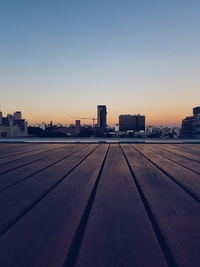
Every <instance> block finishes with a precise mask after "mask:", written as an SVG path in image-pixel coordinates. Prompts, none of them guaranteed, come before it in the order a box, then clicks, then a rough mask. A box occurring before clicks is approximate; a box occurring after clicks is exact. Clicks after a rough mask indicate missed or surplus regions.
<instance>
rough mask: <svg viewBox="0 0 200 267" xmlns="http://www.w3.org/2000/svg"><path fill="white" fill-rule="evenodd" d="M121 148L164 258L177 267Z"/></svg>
mask: <svg viewBox="0 0 200 267" xmlns="http://www.w3.org/2000/svg"><path fill="white" fill-rule="evenodd" d="M120 148H121V150H122V153H123V155H124V158H125V160H126V163H127V165H128V168H129V170H130V173H131V175H132V178H133V180H134V182H135V185H136V188H137V191H138V193H139V196H140V198H141V201H142V203H143V206H144V208H145V210H146V213H147V215H148V218H149V220H150V222H151V225H152V228H153V230H154V233H155V235H156V237H157V240H158V243H159V244H160V247H161V250H162V252H163V254H164V256H165V259H166V261H167V263H168V265H169V267H177V264H176V263H175V260H174V258H173V256H172V253H171V251H170V248H169V246H168V244H167V243H166V241H165V238H164V236H163V234H162V232H161V230H160V227H159V225H158V224H157V221H156V219H155V217H154V215H153V212H152V210H151V207H150V205H149V203H148V201H147V199H146V197H145V194H144V193H143V191H142V188H141V186H140V184H139V183H138V181H137V178H136V176H135V174H134V171H133V169H132V167H131V165H130V163H129V161H128V159H127V156H126V154H125V152H124V150H123V148H122V147H121V145H120Z"/></svg>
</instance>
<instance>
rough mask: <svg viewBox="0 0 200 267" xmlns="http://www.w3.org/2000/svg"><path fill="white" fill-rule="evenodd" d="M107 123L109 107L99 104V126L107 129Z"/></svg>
mask: <svg viewBox="0 0 200 267" xmlns="http://www.w3.org/2000/svg"><path fill="white" fill-rule="evenodd" d="M106 123H107V109H106V106H105V105H98V106H97V124H98V128H101V129H103V130H104V131H105V130H106Z"/></svg>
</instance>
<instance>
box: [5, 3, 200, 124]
mask: <svg viewBox="0 0 200 267" xmlns="http://www.w3.org/2000/svg"><path fill="white" fill-rule="evenodd" d="M199 12H200V2H199V1H196V0H192V1H186V0H183V1H178V0H175V1H172V0H169V1H166V2H162V3H161V1H158V0H152V1H147V0H143V1H140V2H139V1H130V0H126V1H123V2H122V1H114V0H107V1H104V0H103V1H97V0H94V1H89V0H86V1H84V3H83V2H81V1H77V2H76V3H75V2H72V1H62V0H60V1H56V2H55V1H47V0H42V1H39V0H36V1H32V0H30V1H25V0H19V1H14V0H11V1H4V2H1V3H0V15H1V18H2V23H1V27H0V34H1V39H2V40H1V43H0V57H1V63H0V93H1V100H0V104H1V110H2V111H3V112H4V113H5V114H6V113H10V112H13V111H15V110H21V111H22V112H23V114H24V117H25V118H26V119H27V120H28V122H29V124H36V123H40V122H42V121H45V122H49V121H51V120H52V121H53V122H55V123H62V124H70V123H74V119H73V118H72V117H96V106H97V105H99V104H105V105H106V106H107V107H108V116H107V122H108V125H115V124H116V123H118V116H119V115H120V114H137V113H139V114H145V116H146V124H147V125H169V126H171V125H174V126H180V125H181V121H182V119H183V118H184V117H186V116H187V115H188V114H190V113H191V107H194V106H199V104H200V103H199V99H200V90H199V86H200V84H199V73H200V64H199V62H200V53H199V46H200V17H199Z"/></svg>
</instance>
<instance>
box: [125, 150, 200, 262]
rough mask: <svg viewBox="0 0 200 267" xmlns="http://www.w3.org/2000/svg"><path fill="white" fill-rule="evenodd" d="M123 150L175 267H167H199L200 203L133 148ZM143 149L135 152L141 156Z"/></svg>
mask: <svg viewBox="0 0 200 267" xmlns="http://www.w3.org/2000/svg"><path fill="white" fill-rule="evenodd" d="M134 146H135V145H134ZM122 147H123V150H124V152H125V154H126V157H127V159H128V161H129V164H130V166H131V168H132V171H133V173H134V175H135V179H136V181H137V183H138V187H139V188H140V190H141V194H142V195H143V199H144V200H145V202H146V205H147V207H148V209H149V211H150V212H151V213H152V216H153V217H154V218H155V222H156V225H157V227H158V229H159V230H160V232H161V234H162V236H163V238H164V240H165V242H166V247H167V248H168V250H169V253H170V254H171V255H172V259H173V261H174V264H173V262H172V264H169V266H181V267H188V266H192V267H199V266H200V254H199V247H200V232H199V229H200V208H199V203H198V202H197V201H195V200H194V199H193V198H192V197H191V196H190V195H189V194H187V193H186V192H185V191H184V190H182V189H181V188H180V187H179V186H178V185H176V184H175V183H174V182H173V181H172V180H171V179H169V177H168V176H167V175H165V174H164V173H163V172H162V171H160V170H159V169H158V168H156V167H155V166H154V165H153V164H151V162H150V161H149V160H147V159H146V158H144V157H143V156H142V155H141V154H140V153H138V152H137V151H136V150H134V149H133V148H132V147H130V146H129V145H123V146H122ZM142 147H143V146H142V145H141V148H140V145H137V149H139V150H140V151H142V152H144V151H145V149H142ZM145 154H146V153H145ZM155 266H159V265H155Z"/></svg>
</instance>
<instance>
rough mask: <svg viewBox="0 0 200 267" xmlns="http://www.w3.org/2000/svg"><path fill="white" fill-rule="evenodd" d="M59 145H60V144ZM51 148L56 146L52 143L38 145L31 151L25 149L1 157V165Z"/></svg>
mask: <svg viewBox="0 0 200 267" xmlns="http://www.w3.org/2000/svg"><path fill="white" fill-rule="evenodd" d="M57 147H59V145H58V146H57ZM51 149H55V147H52V146H50V145H45V146H42V147H36V148H35V149H33V150H31V151H25V152H23V153H20V154H13V155H12V156H11V155H8V156H6V157H3V158H1V159H0V166H2V165H4V164H7V163H10V162H12V161H17V160H21V159H24V158H26V157H29V156H32V155H36V154H38V153H41V152H43V151H48V150H51Z"/></svg>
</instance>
